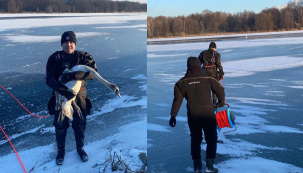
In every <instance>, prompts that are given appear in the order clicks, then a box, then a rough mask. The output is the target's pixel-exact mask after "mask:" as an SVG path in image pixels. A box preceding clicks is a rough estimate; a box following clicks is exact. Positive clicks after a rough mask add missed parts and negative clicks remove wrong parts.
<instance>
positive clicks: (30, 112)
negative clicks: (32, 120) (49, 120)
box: [0, 85, 50, 118]
mask: <svg viewBox="0 0 303 173" xmlns="http://www.w3.org/2000/svg"><path fill="white" fill-rule="evenodd" d="M0 87H1V88H2V89H4V91H6V92H7V93H8V94H9V95H11V96H12V97H13V98H14V99H15V100H16V101H17V102H18V103H19V104H20V105H21V106H22V108H23V109H24V110H26V112H28V113H29V114H31V115H32V116H34V117H37V118H46V117H49V116H50V115H46V116H38V115H35V114H33V113H31V112H30V111H29V110H27V109H26V108H25V107H24V106H23V105H22V103H21V102H19V100H18V99H17V98H16V97H15V96H14V95H13V94H12V93H10V92H9V91H8V90H7V89H5V88H4V87H3V86H1V85H0Z"/></svg>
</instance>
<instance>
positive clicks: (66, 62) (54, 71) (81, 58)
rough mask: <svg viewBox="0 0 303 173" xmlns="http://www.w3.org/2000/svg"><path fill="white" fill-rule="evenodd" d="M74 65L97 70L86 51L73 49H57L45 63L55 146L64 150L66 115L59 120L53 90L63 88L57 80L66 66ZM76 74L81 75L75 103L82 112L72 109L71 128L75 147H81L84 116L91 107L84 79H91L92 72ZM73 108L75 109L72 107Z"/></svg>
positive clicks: (84, 127) (67, 121)
mask: <svg viewBox="0 0 303 173" xmlns="http://www.w3.org/2000/svg"><path fill="white" fill-rule="evenodd" d="M75 65H87V66H90V67H92V68H94V69H95V70H96V71H97V67H96V64H95V61H94V60H93V58H92V56H91V55H89V54H88V53H86V52H82V51H74V53H72V54H66V53H64V52H63V51H57V52H55V53H54V54H52V55H51V56H50V57H49V59H48V62H47V65H46V84H47V85H48V86H49V87H50V88H52V89H53V95H52V97H51V100H50V102H49V111H50V114H52V115H54V123H53V125H54V126H55V130H56V141H57V147H58V150H59V151H60V150H61V151H65V139H66V133H67V128H68V127H69V120H68V117H64V119H63V120H62V121H61V120H60V118H59V114H60V111H58V110H55V108H54V106H55V94H54V91H60V90H62V88H63V84H62V83H61V82H59V81H58V79H59V77H60V76H61V75H62V73H63V71H64V70H65V69H66V68H69V69H71V68H72V67H74V66H75ZM77 73H78V74H77V75H80V76H82V77H81V80H82V86H81V90H80V91H79V93H78V94H77V96H76V100H75V102H76V104H77V106H78V107H79V108H80V110H81V112H79V113H80V114H82V115H81V116H80V115H79V113H78V112H77V111H74V114H73V121H72V128H73V129H74V134H75V139H76V146H77V148H82V147H83V146H84V132H85V129H86V116H87V115H88V114H90V109H91V107H92V105H91V102H90V100H89V98H88V97H87V96H86V94H87V91H86V88H85V86H86V83H87V82H86V80H87V79H89V80H93V79H94V76H93V74H91V73H89V72H77ZM74 110H76V109H75V108H74Z"/></svg>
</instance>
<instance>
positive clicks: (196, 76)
mask: <svg viewBox="0 0 303 173" xmlns="http://www.w3.org/2000/svg"><path fill="white" fill-rule="evenodd" d="M211 91H213V92H214V93H215V94H217V96H218V100H219V103H218V107H222V106H224V100H225V93H224V88H223V87H222V86H221V85H220V83H219V82H218V81H217V80H216V79H214V78H212V77H209V76H208V75H207V74H205V73H201V63H200V60H199V59H198V58H196V57H189V58H188V59H187V72H186V74H185V76H184V77H183V78H181V79H180V80H179V81H178V82H177V83H176V84H175V87H174V100H173V104H172V108H171V118H170V120H169V125H170V126H171V127H175V125H176V116H177V114H178V112H179V109H180V107H181V105H182V102H183V98H184V97H185V98H186V100H187V117H188V125H189V129H190V136H191V156H192V159H193V164H194V171H195V172H197V173H201V172H202V161H201V142H202V139H203V138H202V129H203V131H204V134H205V141H206V143H207V147H206V169H205V172H208V173H215V172H218V169H216V168H214V167H213V165H214V162H215V158H216V151H217V123H216V117H215V113H214V107H213V105H212V102H211Z"/></svg>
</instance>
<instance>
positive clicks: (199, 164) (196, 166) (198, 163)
mask: <svg viewBox="0 0 303 173" xmlns="http://www.w3.org/2000/svg"><path fill="white" fill-rule="evenodd" d="M194 172H195V173H202V162H201V158H200V159H196V160H194Z"/></svg>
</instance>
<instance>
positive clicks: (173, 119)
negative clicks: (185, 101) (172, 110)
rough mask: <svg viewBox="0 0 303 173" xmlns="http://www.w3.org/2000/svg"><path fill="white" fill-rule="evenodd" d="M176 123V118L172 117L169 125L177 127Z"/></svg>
mask: <svg viewBox="0 0 303 173" xmlns="http://www.w3.org/2000/svg"><path fill="white" fill-rule="evenodd" d="M176 123H177V121H176V118H175V117H171V118H170V120H169V125H170V126H171V127H175V126H176Z"/></svg>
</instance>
